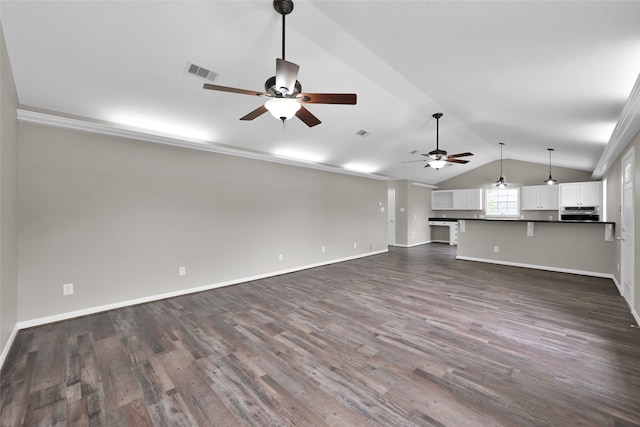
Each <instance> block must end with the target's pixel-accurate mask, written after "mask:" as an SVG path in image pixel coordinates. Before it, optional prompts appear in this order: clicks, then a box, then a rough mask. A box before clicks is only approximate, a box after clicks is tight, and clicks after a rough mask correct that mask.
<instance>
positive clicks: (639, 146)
mask: <svg viewBox="0 0 640 427" xmlns="http://www.w3.org/2000/svg"><path fill="white" fill-rule="evenodd" d="M632 147H634V149H635V181H634V197H635V204H634V210H635V223H634V236H635V240H634V250H635V259H638V257H639V255H640V232H639V231H640V132H639V133H637V134H636V135H635V137H634V138H633V139H632V140H631V142H630V143H629V145H628V146H627V147H626V148H625V149H624V150H623V152H622V154H621V155H620V156H619V157H618V158H617V159H616V160H615V161H614V162H613V163H611V166H610V168H609V169H608V170H607V172H606V174H605V178H606V180H607V219H608V220H609V221H615V222H616V225H617V226H618V227H617V228H616V236H617V237H620V228H619V225H620V220H621V208H622V159H623V157H624V156H625V155H626V154H627V153H628V152H629V150H630V149H631V148H632ZM619 263H620V243H619V241H616V250H615V264H616V269H615V271H614V274H615V277H616V280H617V281H618V283H621V282H620V271H619V269H618V268H617V267H618V266H619ZM634 277H635V280H634V284H635V286H634V301H633V304H632V306H633V307H632V310H633V312H634V315H635V317H636V320H638V319H639V318H640V263H638V262H636V263H635V265H634Z"/></svg>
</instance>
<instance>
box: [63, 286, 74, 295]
mask: <svg viewBox="0 0 640 427" xmlns="http://www.w3.org/2000/svg"><path fill="white" fill-rule="evenodd" d="M62 295H65V296H67V295H73V283H65V284H64V285H62Z"/></svg>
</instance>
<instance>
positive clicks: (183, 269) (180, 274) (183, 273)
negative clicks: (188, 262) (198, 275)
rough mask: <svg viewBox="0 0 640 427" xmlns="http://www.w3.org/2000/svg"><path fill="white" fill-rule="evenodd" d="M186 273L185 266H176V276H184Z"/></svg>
mask: <svg viewBox="0 0 640 427" xmlns="http://www.w3.org/2000/svg"><path fill="white" fill-rule="evenodd" d="M186 275H187V267H185V266H182V267H178V276H186Z"/></svg>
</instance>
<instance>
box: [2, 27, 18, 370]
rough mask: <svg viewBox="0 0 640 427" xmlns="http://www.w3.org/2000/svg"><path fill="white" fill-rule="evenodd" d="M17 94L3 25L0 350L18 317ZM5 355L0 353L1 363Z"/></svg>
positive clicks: (3, 347) (6, 341) (3, 346)
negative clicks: (2, 355) (0, 355)
mask: <svg viewBox="0 0 640 427" xmlns="http://www.w3.org/2000/svg"><path fill="white" fill-rule="evenodd" d="M17 105H18V97H17V95H16V88H15V84H14V81H13V73H12V71H11V66H10V64H9V57H8V56H7V47H6V45H5V40H4V32H3V31H2V27H1V25H0V354H4V350H3V349H6V345H7V343H8V341H9V338H10V336H11V333H12V331H13V330H14V327H15V325H16V321H17V298H18V288H17V286H18V279H17V271H18V270H17V234H16V208H17V202H16V200H17V186H18V169H17V167H18V157H17V156H18V133H17V128H18V126H17V121H16V107H17ZM1 364H2V357H0V365H1Z"/></svg>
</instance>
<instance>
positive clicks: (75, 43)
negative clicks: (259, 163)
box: [0, 0, 640, 184]
mask: <svg viewBox="0 0 640 427" xmlns="http://www.w3.org/2000/svg"><path fill="white" fill-rule="evenodd" d="M294 3H295V7H294V10H293V12H292V13H291V14H290V15H287V18H286V59H287V60H289V61H291V62H294V63H296V64H299V65H300V72H299V75H298V80H299V81H300V82H301V83H302V87H303V91H304V92H331V93H334V92H346V93H357V95H358V103H357V105H355V106H349V105H318V104H313V105H307V108H308V109H309V110H310V111H311V112H312V113H313V114H315V115H316V116H317V117H318V118H319V119H320V120H321V121H322V123H321V124H320V125H318V126H315V127H312V128H309V127H307V126H306V125H304V123H302V122H301V121H300V120H297V119H296V118H295V117H294V118H293V119H292V120H289V121H287V122H286V126H285V127H284V128H283V125H282V123H280V122H279V121H278V120H276V119H275V118H273V117H271V116H270V115H268V114H265V115H263V116H260V117H258V118H257V119H255V120H253V121H240V120H238V119H239V118H240V117H242V116H244V115H245V114H247V113H248V112H250V111H252V110H254V109H255V108H256V107H258V106H260V105H261V104H262V103H264V99H263V98H259V97H251V96H246V95H240V94H233V93H224V92H214V91H207V90H204V89H203V88H202V86H203V84H204V83H206V81H205V80H202V79H199V78H197V77H195V76H193V75H191V74H189V73H187V72H186V71H185V70H186V68H187V66H188V64H190V63H195V64H197V65H200V66H202V67H204V68H207V69H209V70H211V71H214V72H215V73H216V74H217V77H216V78H215V82H214V83H215V84H218V85H223V86H233V87H239V88H244V89H251V90H256V91H262V90H264V82H265V80H266V79H267V78H268V77H270V76H272V75H274V72H275V59H276V58H278V57H280V56H281V30H282V26H281V25H282V24H281V23H282V17H281V16H280V15H279V14H277V13H276V12H275V10H274V9H273V6H272V2H271V1H270V0H262V1H258V0H254V1H249V0H232V1H193V2H190V1H157V2H156V1H105V2H98V1H72V2H63V1H10V0H5V1H2V2H1V3H0V19H1V20H2V25H3V29H4V32H5V37H6V41H7V49H8V53H9V57H10V60H11V65H12V68H13V71H14V78H15V82H16V87H17V91H18V97H19V102H20V103H21V105H22V106H23V107H24V108H26V109H38V110H45V111H48V112H52V113H54V114H62V115H71V116H78V117H82V118H86V119H87V120H90V121H100V122H109V123H114V124H117V125H120V126H129V127H134V128H139V129H144V130H148V131H150V132H155V133H157V132H161V133H165V134H168V135H174V136H178V137H185V138H188V139H189V140H190V141H196V143H197V144H202V145H203V146H214V147H215V146H218V145H219V146H224V147H233V148H235V149H238V150H240V151H246V152H248V153H254V154H255V153H259V154H261V155H262V154H264V156H267V157H268V156H280V157H288V158H294V159H301V160H303V161H312V162H317V163H321V164H324V165H332V166H336V167H338V168H347V169H356V170H362V171H366V172H370V173H373V174H376V175H382V176H387V177H390V178H393V179H396V178H398V179H409V180H413V181H418V182H423V183H429V184H436V183H438V182H440V181H443V180H445V179H448V178H450V177H452V176H455V175H458V174H460V173H463V172H465V171H467V170H469V169H471V168H474V167H478V166H481V165H483V164H486V163H488V162H491V161H493V160H496V159H498V158H499V157H500V149H499V145H498V143H499V142H504V143H505V146H504V157H505V158H511V159H516V160H524V161H529V162H535V163H540V164H542V165H546V164H547V162H548V159H549V157H548V152H547V148H554V149H555V150H556V151H555V152H554V154H553V165H555V166H564V167H572V168H576V169H582V170H593V169H594V168H595V166H596V164H597V163H598V161H599V159H600V158H601V156H602V153H603V151H604V150H605V147H606V145H607V143H608V141H609V139H610V137H611V134H612V131H613V129H614V126H615V125H616V123H617V122H618V119H619V117H620V115H621V112H622V111H623V108H624V107H625V104H626V103H627V100H628V98H629V94H630V92H631V91H632V88H633V87H634V84H635V82H636V79H637V78H638V74H639V72H640V25H639V24H638V23H640V2H635V1H566V2H565V1H373V0H372V1H355V0H354V1H345V0H340V1H329V0H308V1H303V0H297V1H295V2H294ZM436 112H442V113H444V116H443V117H442V119H440V148H441V149H444V150H447V151H448V152H449V153H450V154H452V153H458V152H466V151H470V152H473V153H474V156H473V157H468V158H467V159H468V160H470V163H468V164H467V165H451V166H447V167H445V168H443V169H440V170H432V169H430V168H423V167H422V166H423V163H420V162H413V163H403V162H406V161H411V160H418V159H420V158H421V157H420V155H419V153H426V152H429V151H431V150H433V149H434V148H435V143H436V141H435V139H436V138H435V137H436V123H435V120H434V119H433V118H432V114H433V113H436ZM360 131H365V132H366V134H365V135H364V136H361V135H359V134H358V133H361V132H360ZM414 151H417V153H416V154H410V153H412V152H414ZM497 172H498V171H496V173H497Z"/></svg>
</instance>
